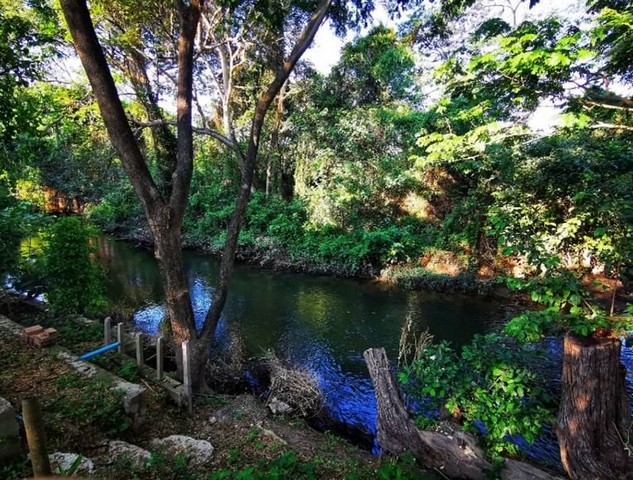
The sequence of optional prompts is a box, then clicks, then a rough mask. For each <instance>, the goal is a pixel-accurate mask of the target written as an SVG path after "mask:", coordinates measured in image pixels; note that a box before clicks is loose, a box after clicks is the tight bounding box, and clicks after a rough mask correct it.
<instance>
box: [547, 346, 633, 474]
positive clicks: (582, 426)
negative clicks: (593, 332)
mask: <svg viewBox="0 0 633 480" xmlns="http://www.w3.org/2000/svg"><path fill="white" fill-rule="evenodd" d="M624 374H625V371H624V366H623V365H622V364H621V363H620V341H619V340H618V339H616V338H595V337H590V338H581V337H577V336H575V335H571V334H568V335H566V336H565V340H564V357H563V385H562V397H561V404H560V411H559V414H558V424H557V436H558V441H559V444H560V454H561V459H562V461H563V466H564V467H565V471H566V472H567V474H568V475H569V476H570V477H571V478H573V479H611V478H613V479H615V478H631V477H632V474H631V473H630V472H629V471H630V470H631V467H632V465H631V461H630V458H629V452H628V450H627V445H626V444H625V443H624V441H628V436H629V433H630V431H629V429H630V428H631V421H630V412H629V407H628V402H627V397H626V390H625V385H624Z"/></svg>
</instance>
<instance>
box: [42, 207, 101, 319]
mask: <svg viewBox="0 0 633 480" xmlns="http://www.w3.org/2000/svg"><path fill="white" fill-rule="evenodd" d="M95 233H96V232H95V231H94V229H93V228H92V227H91V226H90V225H89V224H87V223H86V222H85V221H84V220H82V219H81V218H78V217H64V218H60V219H58V220H57V221H55V222H54V223H53V224H52V225H51V227H50V229H49V232H48V235H49V238H48V244H47V245H46V246H45V247H44V262H43V264H44V267H43V268H44V276H45V283H46V292H47V293H46V298H47V299H48V301H49V302H50V304H51V305H52V306H53V307H54V308H55V309H56V310H57V311H58V312H59V313H62V314H68V313H79V314H87V315H95V314H98V313H100V312H101V311H103V310H104V309H105V307H106V306H107V301H106V299H105V296H104V282H105V275H104V272H103V270H102V269H101V267H100V266H99V265H98V264H97V262H96V261H95V260H94V258H93V257H92V254H93V253H94V247H93V246H92V245H91V244H90V239H91V237H92V236H93V235H94V234H95Z"/></svg>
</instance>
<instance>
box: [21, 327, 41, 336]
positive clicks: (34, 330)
mask: <svg viewBox="0 0 633 480" xmlns="http://www.w3.org/2000/svg"><path fill="white" fill-rule="evenodd" d="M23 331H24V333H26V334H27V335H37V334H38V333H42V332H43V331H44V329H43V328H42V327H41V326H39V325H33V326H32V327H26V328H25V329H24V330H23Z"/></svg>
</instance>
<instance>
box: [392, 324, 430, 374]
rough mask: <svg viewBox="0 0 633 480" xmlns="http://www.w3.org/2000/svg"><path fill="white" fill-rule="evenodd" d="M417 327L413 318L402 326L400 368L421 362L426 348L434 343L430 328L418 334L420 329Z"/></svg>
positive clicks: (399, 348) (399, 351)
mask: <svg viewBox="0 0 633 480" xmlns="http://www.w3.org/2000/svg"><path fill="white" fill-rule="evenodd" d="M415 327H416V325H415V324H414V322H413V321H412V317H408V318H407V321H406V322H405V324H404V325H403V326H402V331H401V333H400V343H399V347H398V365H399V366H406V365H411V364H413V363H415V362H417V361H419V360H421V359H422V357H423V354H424V350H425V349H426V347H428V346H429V345H431V344H432V343H433V335H431V333H430V332H429V329H428V328H426V329H425V330H422V331H421V332H420V333H418V329H417V328H415Z"/></svg>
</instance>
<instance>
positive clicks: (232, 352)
mask: <svg viewBox="0 0 633 480" xmlns="http://www.w3.org/2000/svg"><path fill="white" fill-rule="evenodd" d="M246 360H247V359H246V346H245V345H244V340H243V339H242V336H241V335H240V334H239V332H238V331H231V332H230V333H229V339H228V342H227V344H226V347H223V348H222V349H221V350H220V349H213V350H212V352H211V356H210V357H209V361H208V362H207V371H206V375H207V380H208V381H209V383H210V384H211V385H216V386H218V385H220V386H225V387H229V386H235V385H239V384H240V383H241V382H242V377H243V374H244V369H245V367H246Z"/></svg>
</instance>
